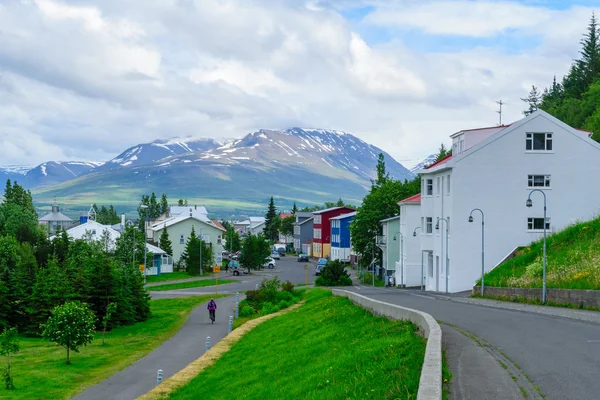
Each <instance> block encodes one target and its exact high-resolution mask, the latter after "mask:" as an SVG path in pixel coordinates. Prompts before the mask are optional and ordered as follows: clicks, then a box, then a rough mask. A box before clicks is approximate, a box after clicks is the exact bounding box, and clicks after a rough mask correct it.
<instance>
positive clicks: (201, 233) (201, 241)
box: [198, 227, 204, 276]
mask: <svg viewBox="0 0 600 400" xmlns="http://www.w3.org/2000/svg"><path fill="white" fill-rule="evenodd" d="M202 243H204V228H203V227H200V270H199V271H198V274H199V276H202Z"/></svg>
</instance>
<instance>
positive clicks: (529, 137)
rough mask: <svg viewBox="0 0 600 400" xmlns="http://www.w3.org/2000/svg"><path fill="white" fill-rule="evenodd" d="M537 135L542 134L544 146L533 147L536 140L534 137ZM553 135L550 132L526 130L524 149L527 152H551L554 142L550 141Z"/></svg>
mask: <svg viewBox="0 0 600 400" xmlns="http://www.w3.org/2000/svg"><path fill="white" fill-rule="evenodd" d="M538 135H544V142H543V143H544V146H543V148H537V149H536V148H535V145H536V140H535V137H536V136H538ZM552 139H554V136H553V135H552V132H527V133H525V151H527V152H534V153H535V152H543V153H551V152H553V151H554V144H553V143H552V142H553V140H552Z"/></svg>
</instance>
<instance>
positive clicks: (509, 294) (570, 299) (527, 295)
mask: <svg viewBox="0 0 600 400" xmlns="http://www.w3.org/2000/svg"><path fill="white" fill-rule="evenodd" d="M473 294H481V286H473ZM485 295H486V296H492V297H503V298H506V299H511V300H512V299H518V298H523V299H526V300H537V301H542V289H541V288H535V289H530V288H502V287H490V286H486V287H485ZM546 299H547V301H550V302H552V303H559V304H572V305H574V306H584V307H599V308H600V290H575V289H546Z"/></svg>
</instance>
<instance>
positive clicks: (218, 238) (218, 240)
mask: <svg viewBox="0 0 600 400" xmlns="http://www.w3.org/2000/svg"><path fill="white" fill-rule="evenodd" d="M217 244H221V235H219V236H217Z"/></svg>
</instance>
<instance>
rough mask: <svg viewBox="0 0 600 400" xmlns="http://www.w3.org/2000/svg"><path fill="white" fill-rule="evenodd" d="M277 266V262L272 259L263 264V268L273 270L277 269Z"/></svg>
mask: <svg viewBox="0 0 600 400" xmlns="http://www.w3.org/2000/svg"><path fill="white" fill-rule="evenodd" d="M276 265H277V263H276V262H275V260H273V259H272V258H271V257H269V258H267V261H265V263H264V264H263V267H265V268H269V269H273V268H275V266H276Z"/></svg>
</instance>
